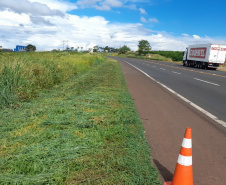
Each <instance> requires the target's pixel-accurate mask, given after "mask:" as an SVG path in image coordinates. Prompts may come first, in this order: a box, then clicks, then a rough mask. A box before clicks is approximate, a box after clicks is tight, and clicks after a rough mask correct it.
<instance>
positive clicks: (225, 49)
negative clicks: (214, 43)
mask: <svg viewBox="0 0 226 185" xmlns="http://www.w3.org/2000/svg"><path fill="white" fill-rule="evenodd" d="M211 50H218V51H226V48H219V47H212V48H211Z"/></svg>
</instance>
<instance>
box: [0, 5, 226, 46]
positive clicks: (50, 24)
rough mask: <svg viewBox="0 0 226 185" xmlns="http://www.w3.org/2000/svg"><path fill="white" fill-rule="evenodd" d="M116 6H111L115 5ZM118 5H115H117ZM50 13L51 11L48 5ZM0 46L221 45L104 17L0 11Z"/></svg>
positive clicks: (199, 37) (214, 40) (206, 38)
mask: <svg viewBox="0 0 226 185" xmlns="http://www.w3.org/2000/svg"><path fill="white" fill-rule="evenodd" d="M116 5H117V4H115V6H116ZM118 5H119V4H118ZM49 7H50V10H52V9H55V7H51V5H49ZM0 17H1V19H0V45H1V46H3V47H5V48H14V47H15V45H17V44H22V45H27V44H30V43H31V44H34V45H36V47H37V49H49V50H51V49H57V48H59V49H62V47H63V43H62V41H63V40H68V46H69V47H74V48H77V47H83V48H84V50H86V49H88V48H89V47H91V46H94V45H99V46H107V45H108V46H111V47H120V46H123V45H127V46H129V47H130V48H131V49H133V50H137V45H138V41H139V40H141V39H144V40H148V41H149V42H150V44H151V46H152V48H153V50H184V49H185V48H186V47H187V46H188V45H191V44H195V43H196V42H197V38H198V39H199V43H213V42H214V43H221V44H226V43H222V41H220V40H217V39H212V38H209V37H207V36H205V37H201V36H198V35H193V36H189V35H188V36H186V37H185V35H183V36H182V35H181V36H180V37H174V36H172V35H170V34H167V33H165V32H162V33H161V32H156V31H152V30H150V29H146V28H144V26H143V25H142V24H139V23H137V24H135V23H133V24H132V23H131V24H125V23H121V24H120V23H111V22H109V21H107V20H106V19H105V18H104V17H100V16H95V17H79V16H76V15H70V14H67V13H65V16H62V17H59V16H53V15H52V14H50V15H48V16H47V15H46V16H40V15H33V14H32V15H31V14H30V13H26V14H25V13H20V14H18V13H16V12H15V11H9V10H6V9H5V10H4V11H0ZM143 21H144V22H145V21H150V20H146V19H145V18H144V17H143Z"/></svg>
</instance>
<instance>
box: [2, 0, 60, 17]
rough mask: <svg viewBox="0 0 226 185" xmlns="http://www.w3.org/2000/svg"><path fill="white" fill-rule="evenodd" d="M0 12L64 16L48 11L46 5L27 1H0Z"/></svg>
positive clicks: (55, 10)
mask: <svg viewBox="0 0 226 185" xmlns="http://www.w3.org/2000/svg"><path fill="white" fill-rule="evenodd" d="M0 10H9V11H12V12H15V13H18V14H22V13H26V14H31V15H35V16H64V14H63V12H61V11H60V10H57V9H50V8H49V7H48V6H47V5H46V4H41V3H38V2H30V1H28V0H20V1H19V3H18V1H17V0H7V1H6V0H0Z"/></svg>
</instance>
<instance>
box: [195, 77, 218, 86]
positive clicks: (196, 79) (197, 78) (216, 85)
mask: <svg viewBox="0 0 226 185" xmlns="http://www.w3.org/2000/svg"><path fill="white" fill-rule="evenodd" d="M194 79H195V80H198V81H201V82H205V83H208V84H212V85H216V86H220V85H219V84H215V83H212V82H208V81H205V80H201V79H198V78H194Z"/></svg>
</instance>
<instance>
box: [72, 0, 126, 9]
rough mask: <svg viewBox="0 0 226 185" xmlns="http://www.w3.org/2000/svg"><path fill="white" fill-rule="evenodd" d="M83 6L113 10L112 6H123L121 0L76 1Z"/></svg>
mask: <svg viewBox="0 0 226 185" xmlns="http://www.w3.org/2000/svg"><path fill="white" fill-rule="evenodd" d="M76 5H78V6H79V7H81V8H96V9H98V10H111V8H116V7H117V8H118V7H122V6H123V3H122V2H121V1H119V0H80V1H78V2H77V3H76Z"/></svg>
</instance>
